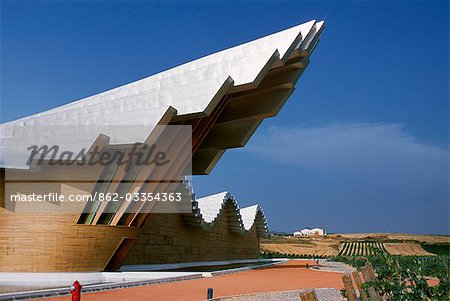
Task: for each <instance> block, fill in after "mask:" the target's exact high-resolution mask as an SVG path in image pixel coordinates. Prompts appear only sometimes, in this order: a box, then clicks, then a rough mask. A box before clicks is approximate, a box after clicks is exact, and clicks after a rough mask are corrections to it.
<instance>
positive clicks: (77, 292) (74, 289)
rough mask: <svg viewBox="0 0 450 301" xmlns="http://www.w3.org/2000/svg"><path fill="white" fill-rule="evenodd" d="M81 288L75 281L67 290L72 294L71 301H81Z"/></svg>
mask: <svg viewBox="0 0 450 301" xmlns="http://www.w3.org/2000/svg"><path fill="white" fill-rule="evenodd" d="M81 288H82V286H81V284H80V283H79V282H78V280H75V282H74V283H73V284H72V286H71V287H70V288H69V293H71V294H72V301H80V300H81Z"/></svg>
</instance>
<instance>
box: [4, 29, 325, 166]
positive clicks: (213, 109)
mask: <svg viewBox="0 0 450 301" xmlns="http://www.w3.org/2000/svg"><path fill="white" fill-rule="evenodd" d="M323 26H324V22H323V21H320V22H316V21H315V20H312V21H309V22H306V23H303V24H300V25H297V26H295V27H292V28H289V29H286V30H283V31H280V32H277V33H274V34H271V35H268V36H265V37H262V38H259V39H257V40H253V41H250V42H247V43H244V44H242V45H239V46H236V47H232V48H229V49H226V50H223V51H220V52H217V53H214V54H211V55H208V56H205V57H202V58H200V59H197V60H194V61H192V62H188V63H185V64H182V65H180V66H177V67H174V68H172V69H169V70H166V71H164V72H161V73H158V74H155V75H152V76H149V77H147V78H144V79H141V80H138V81H135V82H132V83H129V84H126V85H124V86H120V87H117V88H114V89H111V90H108V91H105V92H102V93H99V94H96V95H93V96H90V97H86V98H83V99H80V100H77V101H75V102H72V103H69V104H66V105H63V106H60V107H57V108H54V109H51V110H48V111H45V112H41V113H38V114H34V115H31V116H28V117H24V118H21V119H18V120H15V121H11V122H8V123H4V124H2V125H0V139H1V140H2V141H1V142H2V143H0V148H2V149H1V152H0V167H14V168H28V167H27V166H26V165H25V164H24V162H26V159H27V157H28V155H29V154H28V153H27V152H25V151H24V152H22V151H18V150H26V149H27V147H29V146H30V145H32V144H37V145H44V144H46V145H60V146H61V148H62V149H64V148H66V149H69V150H72V151H74V152H76V151H77V148H78V149H82V148H85V149H89V147H90V146H91V145H92V144H93V143H94V141H95V140H96V139H97V138H98V137H99V135H100V134H103V135H106V136H108V137H109V138H110V140H109V143H110V144H124V143H134V142H144V141H145V139H146V138H147V137H148V136H149V135H150V133H151V131H152V127H153V126H155V125H161V124H162V125H164V124H172V123H176V122H180V121H189V120H190V121H192V120H195V119H204V118H209V119H210V120H211V122H208V123H207V124H208V126H207V127H206V126H205V128H207V130H206V132H205V133H204V134H203V135H201V139H199V141H193V143H197V144H195V145H196V146H195V148H193V156H194V158H193V163H192V164H193V173H194V174H206V173H209V172H210V171H211V169H212V168H213V166H214V165H215V163H216V162H217V161H218V159H219V158H220V156H221V155H222V154H223V153H224V152H225V150H226V149H228V148H233V147H241V146H243V145H245V143H246V142H247V141H248V139H249V138H250V137H251V135H252V134H253V132H254V131H255V130H256V128H257V127H258V126H259V124H260V123H261V121H262V120H263V119H264V118H267V117H271V116H275V115H276V114H277V113H278V111H279V110H280V109H281V107H282V106H283V104H284V102H285V101H286V100H287V98H288V97H289V96H290V94H291V93H292V92H293V90H294V86H295V83H296V81H297V80H298V78H299V77H300V75H301V74H302V73H303V71H304V69H305V68H306V66H307V65H308V63H309V56H310V55H311V53H312V51H313V50H314V48H315V46H316V44H317V42H318V40H319V36H320V33H321V31H322V29H323ZM118 72H119V70H118ZM98 125H105V126H107V128H106V129H105V128H102V129H101V130H95V128H94V130H92V129H93V128H92V127H90V126H98ZM136 125H146V126H148V127H149V128H148V131H144V132H139V133H134V132H133V131H130V130H129V129H132V127H133V126H136ZM36 126H38V127H36ZM42 126H43V127H42ZM45 126H48V127H45ZM63 126H81V127H82V130H81V129H80V130H79V131H78V133H77V134H76V135H73V134H72V135H71V139H68V133H67V129H66V128H64V127H63ZM115 126H118V127H122V128H123V129H125V130H117V127H115ZM29 127H34V129H33V130H28V131H27V130H26V129H27V128H29ZM24 129H25V130H24ZM42 129H45V130H42ZM108 129H109V130H108ZM74 139H75V141H74ZM10 150H14V151H10Z"/></svg>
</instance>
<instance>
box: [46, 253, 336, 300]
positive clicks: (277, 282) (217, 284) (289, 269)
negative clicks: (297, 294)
mask: <svg viewBox="0 0 450 301" xmlns="http://www.w3.org/2000/svg"><path fill="white" fill-rule="evenodd" d="M306 263H308V264H309V265H313V264H314V262H313V261H305V260H292V261H289V262H287V263H284V264H278V265H275V266H272V267H268V268H263V269H256V270H251V271H246V272H240V273H235V274H229V275H223V276H216V277H211V278H203V279H197V280H188V281H181V282H174V283H167V284H160V285H148V286H140V287H133V288H126V289H119V290H111V291H106V292H97V293H90V294H83V298H82V300H83V301H94V300H99V301H100V300H101V301H104V300H108V301H117V300H141V301H143V300H158V301H160V300H171V301H176V300H183V301H188V300H205V299H206V290H207V289H208V288H210V287H211V288H213V289H214V297H219V296H231V295H240V294H252V293H259V292H270V291H288V290H300V289H305V288H336V289H341V288H342V280H341V277H342V274H339V273H333V272H320V271H315V270H311V269H306ZM42 300H46V301H50V300H54V301H57V300H58V301H62V300H70V297H69V296H65V297H59V298H47V299H42Z"/></svg>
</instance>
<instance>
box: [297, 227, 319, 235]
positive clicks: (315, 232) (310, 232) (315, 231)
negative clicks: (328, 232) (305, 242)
mask: <svg viewBox="0 0 450 301" xmlns="http://www.w3.org/2000/svg"><path fill="white" fill-rule="evenodd" d="M311 235H325V230H324V229H321V228H314V229H309V228H305V229H303V230H300V231H296V232H294V236H311Z"/></svg>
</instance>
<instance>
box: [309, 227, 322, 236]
mask: <svg viewBox="0 0 450 301" xmlns="http://www.w3.org/2000/svg"><path fill="white" fill-rule="evenodd" d="M311 232H312V235H325V230H323V229H320V228H314V229H312V230H311Z"/></svg>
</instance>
